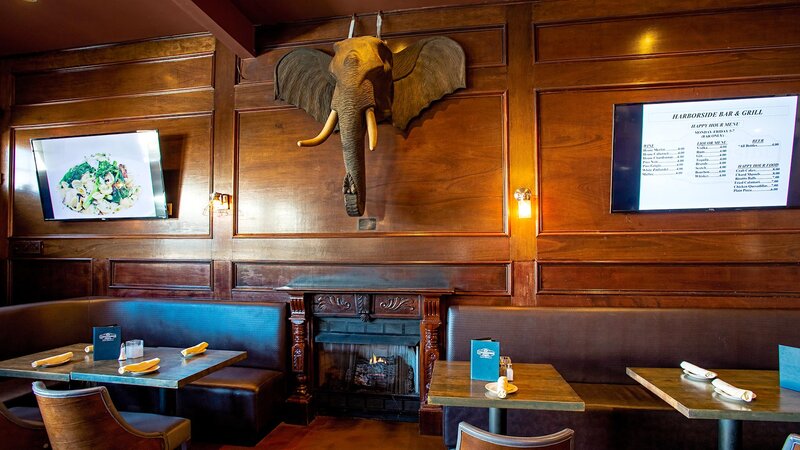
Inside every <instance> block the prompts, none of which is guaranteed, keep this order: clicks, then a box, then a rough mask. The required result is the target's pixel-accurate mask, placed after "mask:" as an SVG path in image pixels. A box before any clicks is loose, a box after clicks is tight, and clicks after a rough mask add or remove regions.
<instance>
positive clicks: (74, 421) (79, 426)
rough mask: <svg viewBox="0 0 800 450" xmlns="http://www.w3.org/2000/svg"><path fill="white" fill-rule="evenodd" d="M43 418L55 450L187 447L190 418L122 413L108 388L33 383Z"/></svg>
mask: <svg viewBox="0 0 800 450" xmlns="http://www.w3.org/2000/svg"><path fill="white" fill-rule="evenodd" d="M33 393H34V394H36V400H37V401H38V402H39V409H40V410H41V412H42V419H44V425H45V427H46V428H47V435H48V436H49V437H50V444H51V445H52V446H53V449H54V450H61V449H64V450H67V449H69V450H82V449H87V450H88V449H108V450H111V449H134V448H135V449H164V450H172V449H174V448H177V447H181V448H183V449H185V448H186V443H187V441H188V440H189V438H190V437H191V424H190V422H189V420H188V419H183V418H180V417H170V416H162V415H158V414H147V413H131V412H119V411H117V408H115V407H114V404H113V403H112V401H111V397H110V396H109V395H108V390H107V389H106V388H105V386H97V387H92V388H88V389H76V390H68V391H55V390H50V389H47V388H46V387H45V385H44V383H42V382H41V381H37V382H35V383H33Z"/></svg>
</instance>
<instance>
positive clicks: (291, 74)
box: [275, 48, 336, 123]
mask: <svg viewBox="0 0 800 450" xmlns="http://www.w3.org/2000/svg"><path fill="white" fill-rule="evenodd" d="M331 59H332V57H331V56H330V55H328V54H327V53H324V52H321V51H319V50H312V49H307V48H299V49H297V50H292V51H291V52H289V53H287V54H286V55H284V56H283V58H281V59H280V61H278V64H276V65H275V98H276V99H280V100H284V101H287V102H289V103H291V104H292V105H294V106H297V107H299V108H301V109H303V110H304V111H305V112H307V113H308V114H310V115H311V117H313V118H314V119H316V120H317V121H318V122H322V123H325V120H327V118H328V115H330V113H331V98H332V97H333V88H334V87H335V85H336V81H335V80H334V78H333V75H331V73H330V72H329V70H328V66H329V65H330V63H331Z"/></svg>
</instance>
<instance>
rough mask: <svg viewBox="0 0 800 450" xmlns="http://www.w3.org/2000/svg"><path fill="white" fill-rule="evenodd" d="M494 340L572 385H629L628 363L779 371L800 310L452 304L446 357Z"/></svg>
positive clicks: (799, 337) (797, 337)
mask: <svg viewBox="0 0 800 450" xmlns="http://www.w3.org/2000/svg"><path fill="white" fill-rule="evenodd" d="M481 337H491V338H493V339H495V340H497V341H499V342H500V354H502V355H508V356H510V357H511V359H512V362H528V363H549V364H552V365H553V366H554V367H555V368H556V370H558V371H559V372H560V373H561V375H562V376H563V377H564V379H566V380H567V381H570V382H575V383H629V384H633V383H634V381H633V380H632V379H630V378H629V377H628V376H627V375H626V374H625V367H627V366H632V367H677V366H678V364H680V362H681V361H682V360H687V361H691V362H693V363H695V364H697V365H699V366H703V367H707V368H731V369H733V368H736V369H772V370H776V369H777V368H778V344H783V345H791V346H796V347H800V310H765V309H759V310H752V309H656V308H544V307H542V308H538V307H537V308H515V307H484V306H452V307H450V308H449V309H448V314H447V338H446V339H447V340H446V342H447V344H446V345H447V347H446V358H447V359H448V360H451V361H469V352H470V340H471V339H475V338H481Z"/></svg>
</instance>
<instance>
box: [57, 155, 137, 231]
mask: <svg viewBox="0 0 800 450" xmlns="http://www.w3.org/2000/svg"><path fill="white" fill-rule="evenodd" d="M58 186H59V190H60V191H61V201H62V202H63V203H64V206H66V207H67V208H69V209H71V210H73V211H76V212H79V213H81V214H86V215H93V216H97V215H101V216H102V215H111V214H114V213H117V212H119V211H122V210H124V209H128V208H130V207H131V206H133V205H134V203H136V200H137V199H138V198H139V193H140V191H141V186H139V185H137V184H136V183H134V180H133V178H131V176H130V175H129V174H128V171H127V169H126V168H125V166H124V165H123V164H120V163H118V162H117V161H116V160H114V159H112V158H111V157H110V156H109V155H108V154H106V153H95V154H92V155H88V156H85V157H84V161H83V162H82V163H80V164H78V165H76V166H73V167H72V168H70V169H69V170H67V172H66V173H65V174H64V176H63V177H62V178H61V181H59V183H58Z"/></svg>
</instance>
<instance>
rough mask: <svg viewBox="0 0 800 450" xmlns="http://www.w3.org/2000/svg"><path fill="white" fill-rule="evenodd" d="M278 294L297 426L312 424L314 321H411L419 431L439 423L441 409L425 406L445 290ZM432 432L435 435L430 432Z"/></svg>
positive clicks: (438, 341)
mask: <svg viewBox="0 0 800 450" xmlns="http://www.w3.org/2000/svg"><path fill="white" fill-rule="evenodd" d="M279 290H281V291H284V292H287V293H288V294H289V298H290V302H289V305H290V308H291V315H290V316H289V321H290V322H291V330H292V348H291V359H292V372H293V374H294V388H293V391H292V394H291V396H290V397H289V400H288V401H289V403H290V404H291V405H294V406H297V407H299V409H300V411H301V412H302V413H303V414H305V415H306V417H304V418H303V417H301V418H300V420H299V422H301V423H308V422H310V421H311V419H313V416H314V412H313V410H312V408H311V401H312V399H313V389H312V386H313V380H314V376H315V373H314V371H315V364H314V360H315V358H314V339H313V337H314V321H313V317H314V316H315V315H317V316H326V315H327V316H352V317H357V318H360V319H361V320H363V321H369V320H372V319H378V318H389V317H394V318H399V317H404V318H415V319H419V320H420V360H419V374H420V377H419V378H420V386H419V392H420V405H421V406H420V427H422V428H424V427H426V425H424V424H425V423H437V422H440V417H441V409H440V408H439V407H437V406H433V405H428V404H427V400H428V389H429V388H430V380H431V375H432V373H433V364H434V363H435V362H436V360H438V359H439V356H440V355H441V352H442V349H441V342H442V339H441V332H442V331H441V325H442V319H441V311H442V306H443V303H442V302H441V297H442V296H443V295H451V294H453V291H452V290H448V289H360V288H353V289H347V288H323V287H307V288H301V287H295V286H286V287H282V288H279ZM433 431H434V432H435V430H433Z"/></svg>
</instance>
